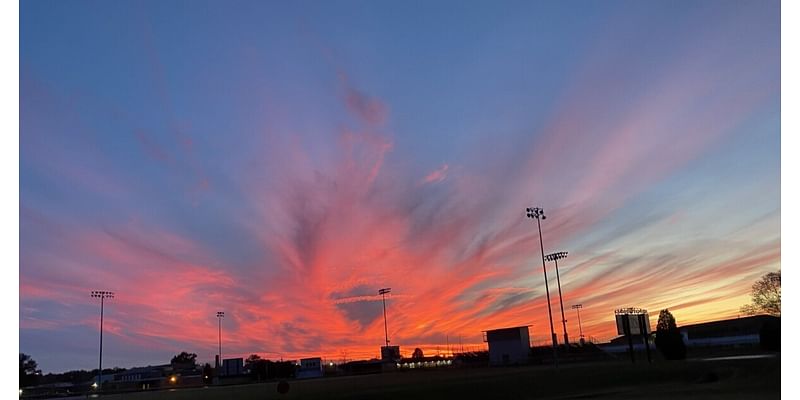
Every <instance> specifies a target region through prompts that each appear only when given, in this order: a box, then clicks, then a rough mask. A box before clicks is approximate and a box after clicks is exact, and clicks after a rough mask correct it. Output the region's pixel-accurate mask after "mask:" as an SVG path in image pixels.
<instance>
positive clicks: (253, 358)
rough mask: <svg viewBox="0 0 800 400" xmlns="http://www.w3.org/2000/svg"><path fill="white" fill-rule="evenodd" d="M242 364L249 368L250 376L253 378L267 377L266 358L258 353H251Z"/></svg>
mask: <svg viewBox="0 0 800 400" xmlns="http://www.w3.org/2000/svg"><path fill="white" fill-rule="evenodd" d="M244 365H245V367H246V368H247V369H249V370H250V376H252V377H253V379H255V380H262V379H267V360H264V359H263V358H261V356H259V355H258V354H251V355H250V356H249V357H247V360H245V362H244Z"/></svg>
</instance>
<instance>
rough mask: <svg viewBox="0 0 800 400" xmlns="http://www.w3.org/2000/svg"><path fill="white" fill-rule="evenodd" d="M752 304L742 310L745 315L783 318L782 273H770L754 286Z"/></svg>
mask: <svg viewBox="0 0 800 400" xmlns="http://www.w3.org/2000/svg"><path fill="white" fill-rule="evenodd" d="M750 296H751V297H752V299H753V300H752V303H750V304H748V305H745V306H743V307H742V308H741V311H742V313H743V314H748V315H755V314H769V315H774V316H776V317H780V316H781V271H780V270H778V272H769V273H767V274H765V275H764V276H762V277H761V279H759V280H758V281H756V283H754V284H753V288H752V291H751V292H750Z"/></svg>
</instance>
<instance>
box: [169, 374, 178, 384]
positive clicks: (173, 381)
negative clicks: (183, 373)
mask: <svg viewBox="0 0 800 400" xmlns="http://www.w3.org/2000/svg"><path fill="white" fill-rule="evenodd" d="M169 381H170V382H172V383H175V382H177V381H178V378H176V377H175V376H174V375H173V376H170V377H169Z"/></svg>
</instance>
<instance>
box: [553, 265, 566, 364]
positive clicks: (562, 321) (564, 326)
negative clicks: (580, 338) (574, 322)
mask: <svg viewBox="0 0 800 400" xmlns="http://www.w3.org/2000/svg"><path fill="white" fill-rule="evenodd" d="M555 261H556V282H558V302H559V303H561V325H562V326H563V328H564V345H565V346H567V349H569V336H568V335H567V318H566V315H564V296H562V295H561V278H560V277H559V276H558V258H556V260H555Z"/></svg>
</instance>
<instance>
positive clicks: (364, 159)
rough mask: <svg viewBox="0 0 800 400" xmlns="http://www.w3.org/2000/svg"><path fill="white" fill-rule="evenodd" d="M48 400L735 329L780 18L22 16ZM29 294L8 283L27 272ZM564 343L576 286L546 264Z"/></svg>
mask: <svg viewBox="0 0 800 400" xmlns="http://www.w3.org/2000/svg"><path fill="white" fill-rule="evenodd" d="M19 92H20V99H19V101H20V137H19V139H20V141H19V143H20V165H19V167H20V188H19V189H20V209H19V213H20V230H19V234H20V265H19V272H20V273H19V275H20V282H19V290H20V310H19V323H20V332H19V339H20V352H24V353H27V354H30V355H32V356H33V358H34V359H35V360H36V361H37V362H38V363H39V366H40V368H42V369H43V370H44V372H57V371H63V370H67V369H79V368H82V369H91V368H96V367H97V356H98V340H99V338H98V329H99V313H100V304H99V302H98V301H97V299H93V298H91V297H90V296H89V294H90V291H92V290H111V291H114V292H115V293H116V297H115V298H114V299H113V300H110V301H108V302H107V303H106V305H105V335H104V350H103V358H104V360H103V365H104V366H108V367H113V366H120V367H130V366H136V365H147V364H153V365H155V364H163V363H168V362H169V360H170V358H171V357H172V356H173V355H174V354H177V353H178V352H180V351H190V352H194V353H197V354H198V358H199V360H200V361H202V362H207V361H208V362H211V361H212V360H213V357H214V355H215V354H216V352H217V318H216V317H215V313H216V311H225V313H226V317H225V319H224V320H223V322H222V323H223V328H222V330H223V356H224V357H226V358H227V357H232V356H245V357H246V356H247V355H248V354H250V353H259V354H261V355H262V356H263V357H268V358H278V357H283V358H298V357H310V356H322V357H325V358H331V359H334V360H339V359H341V358H343V357H346V358H348V359H357V358H370V357H375V356H377V355H378V354H379V347H380V346H381V345H382V344H383V340H384V331H383V319H382V308H381V302H380V297H379V296H378V295H377V290H378V289H380V288H382V287H391V288H392V293H391V296H390V297H389V298H387V306H388V328H389V336H390V339H391V341H392V344H395V345H400V346H401V350H402V352H403V354H404V355H409V354H410V353H411V352H412V351H413V349H414V348H415V347H421V348H423V350H424V351H425V352H426V353H436V351H437V346H438V348H439V350H440V351H444V350H445V349H444V348H445V346H446V344H447V342H448V341H449V343H450V344H453V343H457V342H458V341H459V338H460V340H461V342H462V343H463V344H464V345H465V346H472V347H473V348H478V347H481V348H482V347H483V346H484V344H483V343H482V335H481V331H483V330H487V329H493V328H501V327H508V326H516V325H527V324H530V325H532V327H531V329H532V331H531V337H532V341H533V342H534V344H543V343H545V342H546V341H547V338H548V336H549V324H548V319H547V302H546V299H545V287H544V279H543V274H542V260H541V253H540V250H539V235H538V232H537V230H536V222H535V220H531V219H527V218H526V217H525V208H526V207H534V206H536V207H543V208H544V209H545V213H546V215H547V219H546V220H544V221H542V231H543V239H544V248H545V252H546V253H550V252H555V251H568V252H569V257H568V258H567V259H565V260H561V262H560V263H559V268H560V273H561V285H562V289H563V291H564V306H565V308H566V311H567V319H568V329H569V333H570V336H571V337H573V338H577V336H578V325H577V318H576V315H575V313H574V310H571V309H570V308H569V306H570V305H572V304H576V303H582V304H583V306H584V308H583V310H582V311H581V319H582V322H583V331H584V333H585V334H586V335H587V336H591V337H593V338H596V339H597V340H607V339H610V338H612V337H614V336H615V335H616V328H615V324H614V309H615V308H620V307H641V308H646V309H648V310H649V311H650V315H651V323H652V324H653V326H655V322H656V319H657V316H658V311H659V310H661V309H663V308H669V309H670V311H672V313H673V314H674V315H675V317H676V319H677V321H678V324H679V325H681V324H686V323H691V322H699V321H707V320H713V319H722V318H728V317H736V315H737V312H738V310H739V307H740V306H742V305H744V304H746V303H748V302H749V290H750V286H751V285H752V283H753V282H754V281H755V280H756V279H758V278H759V277H760V276H761V275H763V274H764V273H766V272H770V271H775V270H778V269H780V259H781V253H780V243H781V235H780V216H781V207H780V206H781V205H780V190H781V187H780V94H781V92H780V4H779V2H778V1H760V0H759V1H672V0H670V1H663V2H662V1H630V2H619V1H613V2H612V1H604V2H596V1H563V2H562V1H553V2H538V1H520V2H513V1H505V2H500V3H493V2H489V1H485V2H483V1H474V2H461V1H457V2H456V1H453V2H446V1H434V2H412V1H391V2H390V1H315V2H277V1H276V2H266V1H253V2H247V1H236V2H218V1H207V2H204V1H113V2H109V1H69V2H66V1H45V0H34V1H24V2H21V3H20V86H19ZM9 267H10V266H9ZM548 277H549V278H550V280H551V282H550V291H551V299H552V306H553V313H554V315H553V317H554V320H555V321H556V333H557V334H558V335H559V337H560V336H561V334H562V332H561V325H560V323H559V321H560V320H561V316H560V311H559V308H558V295H557V289H556V286H555V282H556V281H555V271H554V269H553V265H552V264H550V263H549V264H548Z"/></svg>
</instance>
